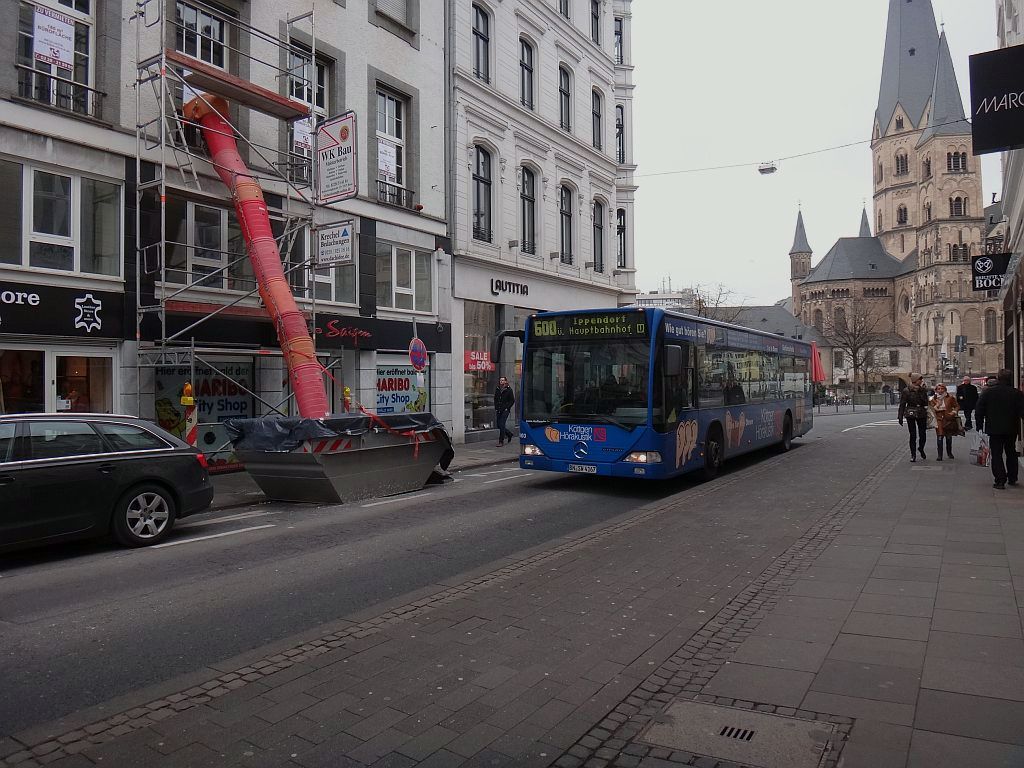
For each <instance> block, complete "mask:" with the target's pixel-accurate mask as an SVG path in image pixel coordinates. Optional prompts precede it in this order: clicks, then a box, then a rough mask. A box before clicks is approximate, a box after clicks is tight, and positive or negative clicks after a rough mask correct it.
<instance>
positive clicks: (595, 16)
mask: <svg viewBox="0 0 1024 768" xmlns="http://www.w3.org/2000/svg"><path fill="white" fill-rule="evenodd" d="M590 39H591V40H593V41H594V42H595V43H597V44H598V45H600V44H601V0H590Z"/></svg>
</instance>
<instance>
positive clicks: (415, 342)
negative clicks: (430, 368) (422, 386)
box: [409, 336, 430, 371]
mask: <svg viewBox="0 0 1024 768" xmlns="http://www.w3.org/2000/svg"><path fill="white" fill-rule="evenodd" d="M429 359H430V356H429V355H428V354H427V345H426V344H424V343H423V339H421V338H419V337H418V336H414V337H413V339H412V341H410V342H409V362H410V363H412V367H413V368H415V369H416V370H417V371H422V370H423V369H424V368H426V367H427V362H428V361H429Z"/></svg>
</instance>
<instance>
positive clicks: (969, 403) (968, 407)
mask: <svg viewBox="0 0 1024 768" xmlns="http://www.w3.org/2000/svg"><path fill="white" fill-rule="evenodd" d="M956 401H957V402H958V403H959V404H960V410H961V411H963V412H964V427H965V428H966V429H972V427H971V414H972V413H974V409H975V408H976V407H977V406H978V388H977V387H976V386H974V385H973V384H971V377H970V376H964V380H963V381H962V382H960V386H958V387H957V388H956Z"/></svg>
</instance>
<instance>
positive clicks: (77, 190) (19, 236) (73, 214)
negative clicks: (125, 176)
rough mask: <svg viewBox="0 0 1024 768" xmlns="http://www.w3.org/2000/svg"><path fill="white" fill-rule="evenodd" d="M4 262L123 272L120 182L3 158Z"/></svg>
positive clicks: (0, 222)
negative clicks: (50, 169)
mask: <svg viewBox="0 0 1024 768" xmlns="http://www.w3.org/2000/svg"><path fill="white" fill-rule="evenodd" d="M0 210H2V213H0V236H2V237H3V238H4V239H3V243H4V244H5V247H3V248H0V263H4V264H14V265H20V266H26V267H32V268H35V269H54V270H61V271H66V272H83V273H87V274H93V275H110V276H115V277H116V276H118V275H120V274H121V215H122V213H121V210H122V205H121V185H119V184H112V183H110V182H106V181H101V180H99V179H92V178H89V177H86V176H79V175H69V174H67V173H53V172H51V171H49V170H43V169H41V168H33V167H31V166H28V165H22V164H20V163H14V162H10V161H6V160H0Z"/></svg>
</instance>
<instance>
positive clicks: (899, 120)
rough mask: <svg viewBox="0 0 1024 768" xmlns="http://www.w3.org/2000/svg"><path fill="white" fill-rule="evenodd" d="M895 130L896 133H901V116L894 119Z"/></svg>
mask: <svg viewBox="0 0 1024 768" xmlns="http://www.w3.org/2000/svg"><path fill="white" fill-rule="evenodd" d="M896 130H897V131H902V130H903V117H902V116H900V117H897V118H896Z"/></svg>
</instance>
